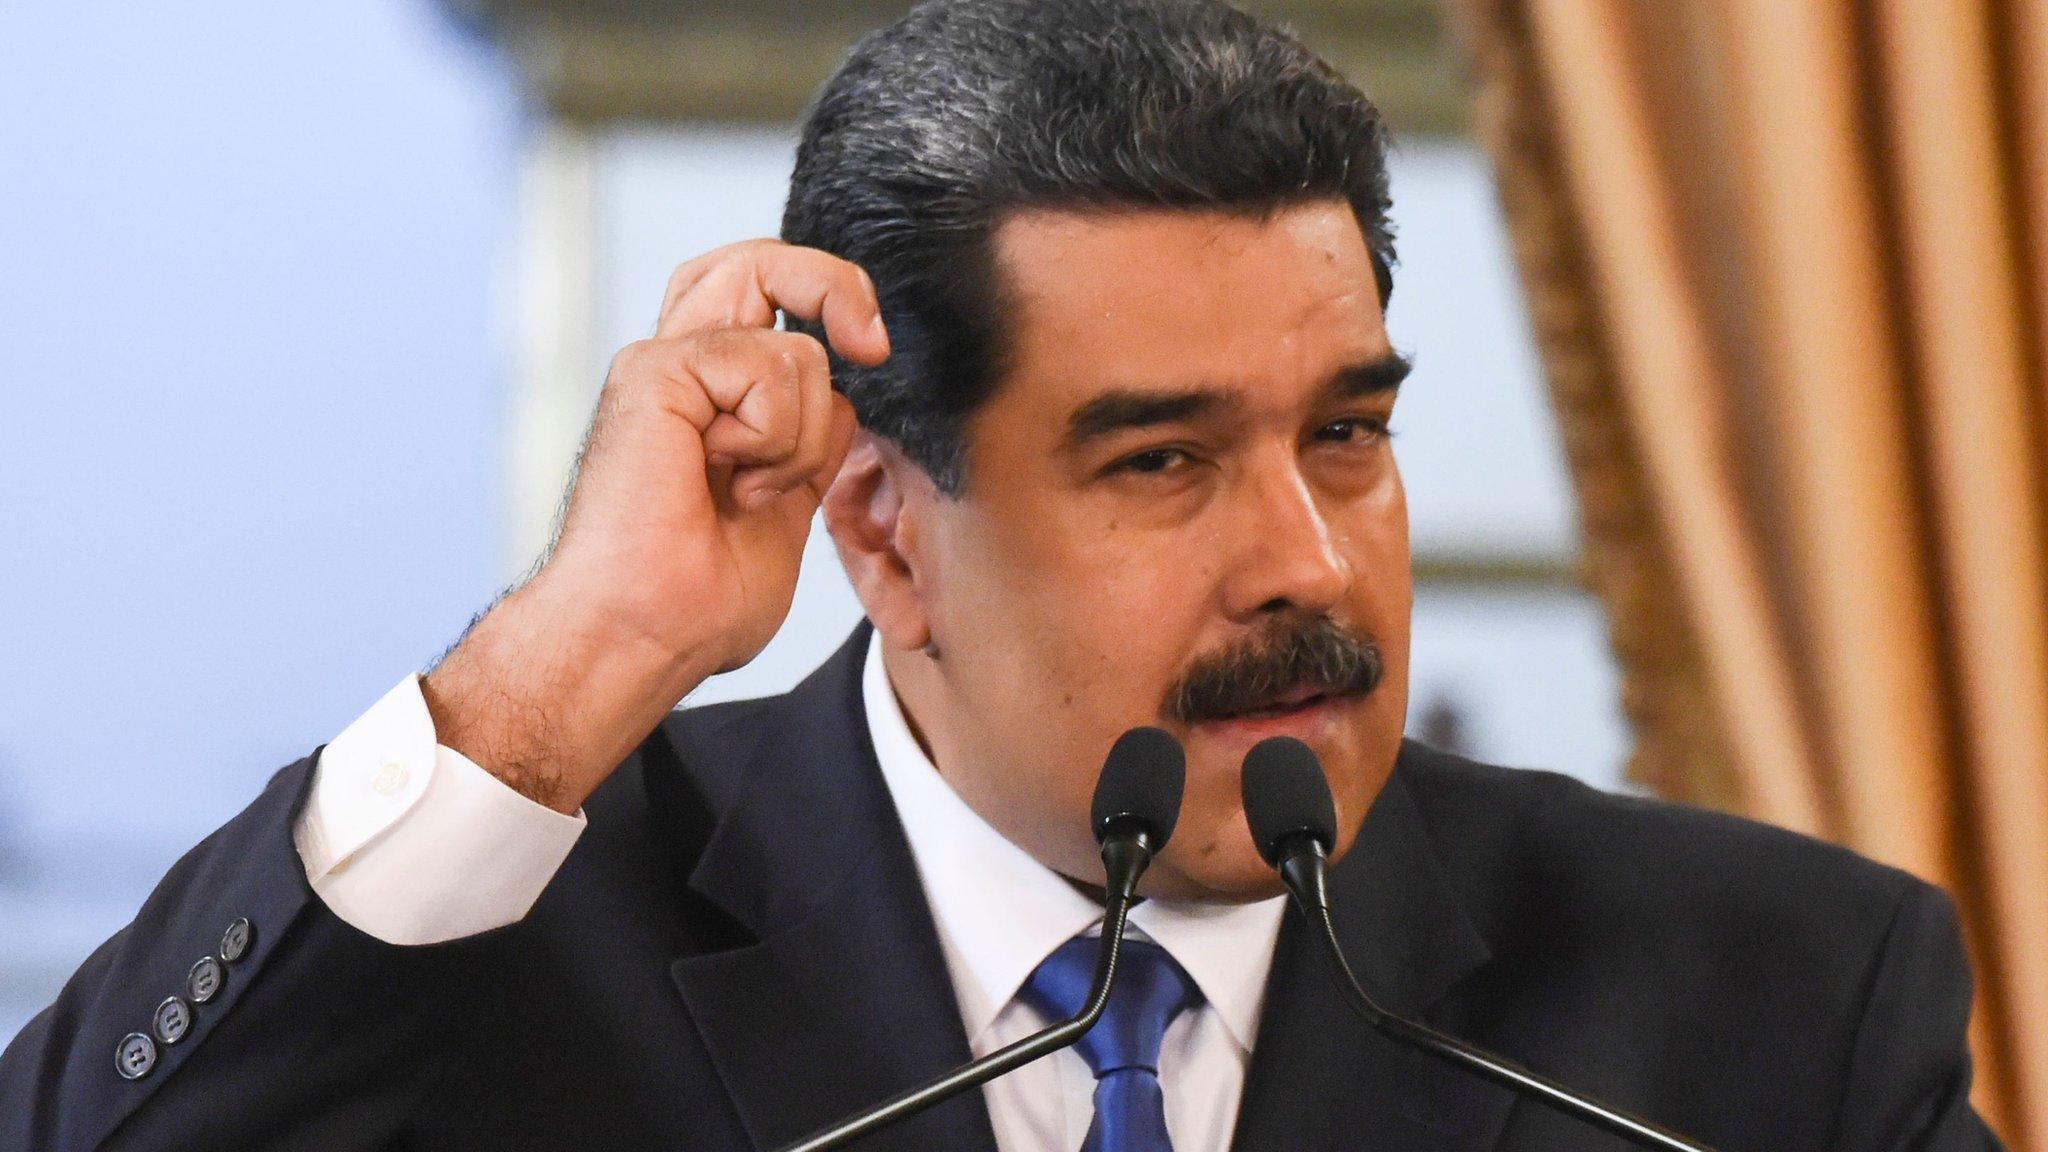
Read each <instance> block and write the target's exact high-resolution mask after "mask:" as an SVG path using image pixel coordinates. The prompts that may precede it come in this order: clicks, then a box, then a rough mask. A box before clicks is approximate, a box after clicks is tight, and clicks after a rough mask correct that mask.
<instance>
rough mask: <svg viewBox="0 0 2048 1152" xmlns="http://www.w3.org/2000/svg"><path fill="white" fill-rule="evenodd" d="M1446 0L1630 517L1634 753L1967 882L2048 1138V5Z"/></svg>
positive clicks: (1604, 571)
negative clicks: (1651, 593)
mask: <svg viewBox="0 0 2048 1152" xmlns="http://www.w3.org/2000/svg"><path fill="white" fill-rule="evenodd" d="M1450 6H1451V9H1452V14H1453V16H1454V19H1455V22H1456V25H1457V26H1458V28H1459V30H1460V31H1461V33H1462V34H1463V37H1464V39H1465V42H1466V46H1467V49H1468V58H1469V59H1470V60H1471V62H1472V64H1473V67H1474V71H1475V74H1476V76H1475V79H1476V85H1475V93H1476V105H1477V110H1478V116H1477V122H1478V126H1479V129H1480V131H1481V134H1482V136H1483V137H1484V138H1485V140H1486V142H1487V144H1488V147H1489V149H1490V150H1491V152H1492V153H1493V155H1494V159H1495V163H1496V169H1497V173H1498V175H1499V178H1500V183H1501V189H1502V198H1503V202H1504V205H1505V207H1506V208H1507V211H1508V216H1509V221H1510V228H1511V232H1512V233H1513V234H1514V236H1515V242H1516V249H1517V254H1518V260H1519V262H1520V263H1521V266H1522V269H1523V273H1524V279H1525V283H1526V285H1527V286H1528V288H1529V290H1530V293H1531V296H1532V300H1535V301H1537V303H1538V306H1537V307H1536V308H1535V309H1534V313H1535V315H1536V321H1537V328H1538V338H1539V344H1540V345H1541V347H1542V348H1543V351H1544V354H1545V360H1546V364H1547V365H1548V366H1549V368H1550V370H1551V374H1552V377H1553V395H1554V396H1555V398H1556V399H1557V401H1558V407H1559V414H1560V421H1561V424H1562V426H1563V427H1564V429H1565V433H1566V445H1567V452H1568V455H1570V456H1571V458H1572V464H1573V473H1574V479H1575V483H1576V484H1577V486H1578V487H1579V489H1580V492H1581V495H1582V502H1589V503H1593V504H1595V505H1596V506H1606V507H1611V506H1616V505H1621V506H1626V507H1630V508H1633V509H1635V510H1636V512H1637V515H1635V516H1633V517H1632V518H1631V517H1623V518H1616V517H1611V516H1610V517H1602V516H1591V517H1588V518H1587V521H1586V528H1585V531H1586V541H1585V544H1586V550H1587V554H1588V558H1589V559H1588V566H1587V571H1588V574H1589V578H1590V581H1591V583H1592V584H1593V587H1594V590H1595V591H1596V592H1597V593H1599V594H1600V595H1601V596H1602V598H1603V600H1605V601H1606V602H1607V604H1608V607H1609V611H1610V616H1611V619H1612V620H1613V629H1614V632H1615V637H1616V641H1617V644H1616V648H1617V653H1618V655H1619V656H1620V659H1621V661H1622V663H1623V666H1624V680H1625V683H1627V684H1628V685H1629V686H1630V692H1631V694H1633V695H1636V696H1638V697H1640V696H1641V694H1643V693H1649V694H1650V695H1651V698H1649V699H1642V698H1637V699H1634V700H1632V701H1631V702H1630V707H1629V712H1630V715H1631V718H1632V719H1633V720H1634V721H1635V722H1636V725H1637V731H1638V736H1639V740H1640V747H1639V750H1638V755H1637V758H1636V761H1635V765H1634V771H1635V773H1636V775H1637V776H1638V778H1639V779H1643V780H1645V781H1646V782H1648V783H1650V784H1652V785H1653V786H1655V787H1657V788H1659V789H1660V790H1661V791H1664V792H1666V793H1668V794H1671V795H1674V796H1677V797H1679V798H1683V799H1692V800H1705V801H1708V802H1713V803H1717V804H1719V805H1720V806H1722V807H1726V808H1729V809H1732V810H1735V811H1739V812H1742V813H1744V814H1747V815H1751V816H1755V817H1758V818H1761V819H1765V820H1770V821H1773V822H1776V823H1779V824H1783V825H1786V826H1789V827H1792V828H1795V829H1797V830H1800V831H1804V832H1809V833H1812V834H1816V835H1820V836H1824V837H1828V838H1831V839H1835V840H1838V841H1840V842H1842V843H1844V844H1847V845H1849V846H1851V847H1854V848H1856V849H1857V850H1859V851H1861V852H1863V853H1865V854H1867V855H1870V856H1873V857H1875V858H1877V859H1879V860H1882V861H1885V862H1887V863H1890V864H1894V865H1897V866H1899V867H1902V868H1905V869H1907V870H1909V871H1912V872H1914V873H1915V874H1917V875H1919V876H1922V877H1924V878H1926V879H1928V880H1930V881H1932V882H1934V883H1937V884H1939V885H1941V886H1942V887H1943V888H1945V889H1946V890H1948V891H1949V892H1950V893H1951V895H1953V896H1954V897H1955V898H1956V901H1957V903H1958V906H1959V907H1960V908H1961V910H1962V913H1963V916H1964V921H1965V926H1966V933H1967V937H1968V943H1969V945H1970V947H1971V950H1972V953H1973V958H1974V961H1975V964H1976V967H1977V971H1978V977H1979V997H1978V1008H1977V1012H1976V1014H1975V1016H1974V1017H1973V1019H1972V1031H1971V1041H1972V1046H1973V1049H1974V1052H1975V1054H1976V1058H1977V1066H1978V1078H1977V1082H1976V1099H1977V1101H1978V1104H1979V1107H1980V1109H1982V1110H1983V1111H1984V1113H1985V1114H1986V1116H1987V1118H1989V1119H1990V1120H1991V1121H1992V1123H1993V1124H1994V1126H1995V1127H1998V1128H1999V1129H2000V1130H2001V1132H2003V1133H2004V1134H2005V1135H2006V1137H2007V1139H2008V1140H2009V1141H2011V1142H2012V1143H2013V1144H2014V1145H2015V1146H2016V1147H2031V1146H2033V1145H2030V1144H2028V1143H2027V1139H2028V1137H2030V1136H2031V1137H2032V1138H2034V1139H2043V1138H2048V1115H2044V1114H2043V1112H2042V1111H2041V1110H2042V1109H2044V1108H2048V420H2044V416H2043V413H2044V408H2048V357H2044V349H2043V341H2042V338H2041V334H2042V333H2043V332H2048V0H2006V2H1992V0H1948V2H1943V3H1929V2H1924V0H1920V2H1914V0H1871V2H1860V3H1859V2H1852V0H1800V2H1799V3H1785V2H1784V0H1451V5H1450ZM1561 249H1563V250H1566V251H1561ZM1546 302H1547V303H1546ZM1559 315H1563V316H1567V317H1576V318H1578V319H1579V321H1580V322H1579V323H1576V324H1559V323H1557V322H1556V317H1557V316H1559ZM1589 423H1590V424H1591V425H1593V427H1591V428H1590V429H1589V428H1585V427H1581V426H1582V425H1586V424H1589ZM1617 486H1621V487H1623V488H1625V489H1626V494H1625V495H1623V496H1619V497H1617V496H1616V494H1615V493H1614V491H1613V489H1614V488H1615V487H1617ZM1645 537H1647V539H1645ZM1645 582H1651V583H1660V584H1661V586H1662V587H1664V588H1666V589H1668V591H1669V592H1670V595H1669V596H1668V597H1661V598H1654V599H1650V600H1647V601H1646V600H1644V599H1643V598H1642V597H1640V596H1635V595H1631V594H1630V593H1631V590H1632V589H1635V588H1638V587H1640V586H1642V585H1643V584H1644V583H1645ZM1645 637H1661V638H1663V639H1661V640H1646V639H1645ZM1646 654H1648V655H1646ZM1644 666H1650V667H1651V668H1652V669H1653V671H1654V674H1649V675H1646V674H1644V673H1643V667H1644ZM1681 695H1689V696H1691V697H1692V699H1691V700H1690V701H1675V700H1669V699H1658V698H1656V697H1657V696H1665V697H1671V696H1681ZM1687 717H1690V718H1692V720H1693V728H1692V730H1691V731H1689V732H1681V731H1678V730H1677V729H1676V728H1675V727H1674V726H1673V724H1672V721H1673V718H1687ZM1702 728H1704V729H1707V730H1708V731H1704V732H1702V731H1701V729H1702ZM1687 737H1695V738H1697V737H1704V740H1702V741H1701V742H1702V743H1703V744H1704V746H1705V747H1707V748H1709V749H1710V752H1711V754H1710V755H1706V756H1701V755H1687V754H1686V753H1684V752H1682V751H1680V750H1679V749H1680V746H1681V744H1682V742H1683V740H1684V739H1686V738H1687Z"/></svg>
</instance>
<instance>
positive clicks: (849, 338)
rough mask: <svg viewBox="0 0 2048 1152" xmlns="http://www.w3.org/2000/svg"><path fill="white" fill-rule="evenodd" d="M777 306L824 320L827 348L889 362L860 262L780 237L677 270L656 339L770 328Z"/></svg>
mask: <svg viewBox="0 0 2048 1152" xmlns="http://www.w3.org/2000/svg"><path fill="white" fill-rule="evenodd" d="M777 309H780V310H782V311H784V312H787V313H789V314H790V315H792V316H796V317H798V318H799V319H803V320H821V319H822V320H823V322H824V325H825V335H826V339H827V340H829V341H830V342H831V345H832V349H833V351H835V352H837V353H839V355H841V356H843V357H845V358H846V359H848V360H851V361H853V362H855V363H857V364H867V365H874V364H879V363H881V362H882V361H883V360H886V359H888V357H889V334H888V330H887V329H886V328H885V327H884V326H883V323H882V311H881V303H880V301H879V300H878V299H877V298H876V295H875V286H874V282H873V281H872V280H870V279H869V278H868V274H867V273H866V272H864V271H862V270H861V269H860V267H859V266H858V265H855V264H852V263H850V262H848V261H845V260H841V259H840V258H839V257H837V256H834V255H832V254H830V253H828V252H821V251H819V250H817V249H815V248H802V247H798V246H796V245H794V244H785V243H782V242H781V241H779V240H749V241H746V242H744V243H740V244H733V245H729V246H727V247H725V248H720V249H717V250H715V251H712V252H709V253H706V254H705V255H703V256H700V257H698V258H697V259H695V260H692V261H690V262H688V263H686V264H684V265H683V266H682V267H680V268H677V269H676V271H675V274H674V275H673V276H671V277H670V278H669V284H668V292H667V294H666V297H665V298H664V299H663V301H662V308H661V320H660V322H659V324H657V325H656V328H655V335H656V338H657V339H676V338H679V337H682V336H685V335H688V334H690V333H693V332H700V331H704V330H707V329H714V328H768V327H772V326H773V325H774V323H775V312H776V310H777Z"/></svg>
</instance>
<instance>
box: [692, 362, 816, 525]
mask: <svg viewBox="0 0 2048 1152" xmlns="http://www.w3.org/2000/svg"><path fill="white" fill-rule="evenodd" d="M674 347H675V348H676V349H677V351H678V353H679V363H678V367H679V368H680V369H681V370H682V372H683V373H685V374H687V376H688V377H690V378H692V379H694V381H695V382H696V383H697V384H698V385H699V386H701V388H702V389H703V395H704V397H705V398H707V399H708V400H709V401H710V406H709V408H710V411H709V413H708V419H706V420H705V421H704V422H703V423H702V424H700V425H699V427H701V429H702V431H703V438H704V452H705V459H706V462H707V463H708V464H710V465H711V466H713V467H714V468H723V467H730V468H731V469H732V470H733V471H732V476H733V480H732V497H733V499H734V501H735V502H736V503H738V504H739V506H740V507H742V508H751V507H754V506H755V505H757V504H759V503H760V502H762V501H764V500H767V499H769V498H771V497H773V496H776V495H780V494H781V493H784V492H787V491H790V490H792V489H794V488H797V487H801V486H805V485H808V484H811V483H812V482H813V480H814V479H815V477H816V476H817V474H818V473H819V472H820V471H822V470H823V469H824V468H825V467H826V466H827V464H828V463H831V464H834V465H835V466H836V462H835V461H832V460H831V459H830V458H831V454H832V451H833V447H834V437H835V435H836V434H837V429H836V428H835V425H834V422H835V420H837V419H839V418H840V416H839V409H840V407H841V406H844V407H845V409H846V414H847V415H848V416H850V415H851V411H852V409H851V405H848V404H847V402H846V400H845V398H844V397H842V396H839V395H838V394H836V393H834V392H833V391H832V377H831V370H830V365H829V363H828V361H827V359H826V357H825V349H824V346H823V345H821V344H819V343H818V342H817V341H816V340H813V339H812V338H810V337H809V336H805V335H802V334H801V333H796V332H778V331H774V330H772V329H728V330H723V331H714V332H707V333H704V334H703V335H701V336H698V337H696V338H693V339H690V340H685V341H679V342H677V343H676V344H675V345H674ZM698 412H699V414H700V416H701V415H705V413H704V411H703V409H701V408H700V409H698ZM693 422H695V421H693ZM841 451H842V453H843V451H844V450H843V448H842V449H841Z"/></svg>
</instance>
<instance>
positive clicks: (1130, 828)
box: [777, 728, 1187, 1152]
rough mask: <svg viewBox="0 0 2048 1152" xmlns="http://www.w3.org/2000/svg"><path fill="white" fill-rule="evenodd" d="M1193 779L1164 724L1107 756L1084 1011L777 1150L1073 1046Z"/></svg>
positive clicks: (849, 1129)
mask: <svg viewBox="0 0 2048 1152" xmlns="http://www.w3.org/2000/svg"><path fill="white" fill-rule="evenodd" d="M1186 785H1187V757H1186V754H1185V753H1183V752H1182V751H1181V746H1180V741H1178V740H1176V739H1174V738H1173V736H1172V734H1170V733H1168V732H1165V731H1163V730H1161V729H1158V728H1133V729H1131V730H1130V731H1129V732H1126V733H1124V734H1123V735H1122V736H1119V737H1117V741H1116V744H1115V745H1114V746H1113V747H1111V748H1110V750H1109V758H1108V759H1107V760H1105V761H1104V762H1103V765H1102V775H1101V776H1100V777H1099V778H1098V779H1097V780H1096V782H1095V800H1094V803H1093V804H1092V805H1091V809H1090V815H1089V825H1090V827H1091V829H1092V830H1093V831H1094V833H1095V842H1096V843H1097V844H1099V845H1101V847H1102V869H1103V873H1104V878H1105V884H1104V886H1103V887H1104V892H1105V897H1104V900H1103V916H1102V948H1101V950H1100V951H1099V952H1097V953H1096V956H1095V977H1094V979H1093V980H1092V981H1090V983H1089V985H1088V998H1087V1000H1086V1001H1084V1002H1083V1003H1082V1005H1081V1010H1080V1011H1079V1012H1077V1013H1075V1014H1074V1015H1073V1016H1071V1017H1069V1018H1068V1019H1066V1020H1062V1021H1060V1022H1059V1023H1057V1024H1054V1025H1053V1026H1052V1027H1050V1028H1047V1029H1045V1030H1043V1031H1040V1032H1037V1033H1034V1034H1032V1035H1030V1036H1026V1037H1024V1038H1023V1039H1022V1040H1018V1041H1016V1042H1015V1043H1012V1044H1008V1045H1005V1046H1004V1047H1002V1048H999V1049H997V1050H996V1051H994V1052H991V1053H989V1054H988V1055H986V1056H983V1057H982V1058H981V1059H979V1060H971V1061H969V1062H968V1063H966V1064H962V1065H961V1066H960V1067H958V1068H955V1069H953V1070H952V1071H951V1072H947V1073H946V1074H944V1075H942V1076H940V1077H938V1078H937V1079H934V1080H931V1081H928V1082H926V1083H924V1084H921V1085H919V1086H918V1087H916V1088H912V1089H909V1090H908V1091H905V1092H902V1093H899V1094H898V1095H896V1096H893V1097H890V1098H889V1099H887V1100H884V1101H883V1102H882V1103H880V1104H877V1105H875V1106H874V1107H872V1108H869V1109H867V1110H866V1111H863V1112H856V1113H854V1114H853V1115H851V1116H848V1117H846V1118H845V1119H843V1120H840V1121H839V1122H837V1123H835V1124H831V1125H829V1126H827V1127H824V1128H820V1129H819V1130H817V1131H816V1132H813V1133H811V1134H810V1135H809V1136H806V1137H804V1138H803V1139H801V1140H798V1141H797V1142H796V1143H794V1144H785V1145H783V1146H782V1148H780V1149H778V1150H777V1152H825V1150H826V1149H829V1148H838V1147H840V1146H842V1145H845V1144H848V1143H850V1142H852V1141H854V1140H858V1139H859V1138H861V1137H862V1136H865V1135H867V1134H869V1133H870V1132H874V1131H876V1130H878V1129H881V1128H886V1127H888V1126H889V1125H891V1124H894V1123H896V1122H897V1121H899V1120H905V1119H908V1118H910V1117H912V1116H915V1115H917V1114H918V1113H920V1112H923V1111H925V1110H926V1109H928V1108H931V1107H933V1106H935V1105H938V1104H941V1103H943V1102H945V1101H947V1100H950V1099H952V1098H953V1097H955V1096H958V1095H959V1094H960V1093H962V1092H965V1091H967V1090H968V1089H970V1088H978V1087H980V1086H981V1085H983V1084H986V1083H988V1082H989V1081H990V1080H993V1079H995V1078H996V1077H998V1076H1001V1075H1003V1074H1004V1073H1006V1072H1012V1071H1015V1070H1016V1069H1018V1068H1021V1067H1023V1066H1024V1065H1026V1064H1029V1063H1031V1062H1032V1061H1034V1060H1037V1059H1039V1058H1040V1057H1043V1056H1050V1055H1052V1054H1053V1053H1054V1052H1057V1051H1059V1050H1060V1049H1062V1048H1069V1047H1072V1046H1073V1045H1074V1044H1075V1043H1076V1042H1078V1041H1079V1040H1080V1039H1081V1037H1083V1036H1085V1035H1087V1034H1088V1030H1089V1029H1090V1028H1093V1027H1095V1022H1096V1021H1097V1020H1099V1019H1101V1018H1102V1012H1103V1009H1105V1008H1107V1007H1108V1006H1109V993H1110V989H1111V988H1112V987H1113V986H1114V985H1115V983H1116V974H1117V962H1118V960H1119V958H1120V957H1121V956H1122V954H1123V942H1124V924H1125V922H1126V921H1127V920H1129V919H1130V914H1131V905H1133V904H1135V903H1137V900H1138V879H1139V878H1140V877H1141V876H1143V875H1144V874H1145V869H1146V868H1147V867H1149V866H1150V865H1151V863H1152V857H1153V856H1154V855H1156V854H1157V853H1158V851H1159V850H1160V849H1161V848H1164V847H1166V841H1167V839H1168V838H1169V837H1171V836H1172V835H1173V826H1174V825H1175V824H1176V823H1178V822H1179V820H1180V800H1181V792H1182V791H1183V790H1184V789H1185V787H1186Z"/></svg>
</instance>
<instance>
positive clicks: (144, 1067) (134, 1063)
mask: <svg viewBox="0 0 2048 1152" xmlns="http://www.w3.org/2000/svg"><path fill="white" fill-rule="evenodd" d="M114 1067H115V1068H118V1069H120V1071H121V1078H122V1079H123V1080H140V1079H142V1078H143V1077H144V1076H147V1075H149V1070H150V1069H151V1068H154V1067H156V1041H154V1040H151V1039H150V1038H149V1037H147V1036H144V1035H143V1034H142V1033H140V1032H130V1033H129V1034H127V1035H126V1036H123V1037H121V1042H120V1043H119V1044H117V1045H115V1046H114Z"/></svg>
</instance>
